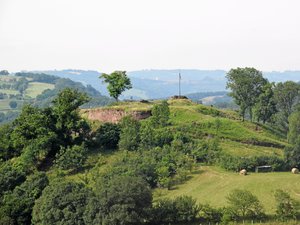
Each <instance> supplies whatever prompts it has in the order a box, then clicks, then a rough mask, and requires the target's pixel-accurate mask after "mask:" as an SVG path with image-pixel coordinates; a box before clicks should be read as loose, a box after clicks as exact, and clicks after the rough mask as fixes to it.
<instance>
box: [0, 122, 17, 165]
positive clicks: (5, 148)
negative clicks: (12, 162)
mask: <svg viewBox="0 0 300 225" xmlns="http://www.w3.org/2000/svg"><path fill="white" fill-rule="evenodd" d="M12 131H13V128H12V126H11V125H10V124H6V125H2V126H0V160H8V159H10V158H12V157H13V156H15V151H14V150H13V148H12V142H11V137H10V135H11V133H12Z"/></svg>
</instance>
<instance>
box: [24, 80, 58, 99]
mask: <svg viewBox="0 0 300 225" xmlns="http://www.w3.org/2000/svg"><path fill="white" fill-rule="evenodd" d="M53 88H54V85H53V84H47V83H41V82H30V83H29V85H28V88H27V89H26V91H25V94H26V95H27V96H29V97H31V98H35V97H36V96H38V95H39V94H41V93H42V92H43V91H44V90H46V89H53Z"/></svg>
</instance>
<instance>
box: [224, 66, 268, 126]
mask: <svg viewBox="0 0 300 225" xmlns="http://www.w3.org/2000/svg"><path fill="white" fill-rule="evenodd" d="M226 78H227V88H229V89H230V90H231V93H230V95H231V96H232V97H233V98H234V100H235V102H236V104H237V105H239V106H240V111H241V115H242V117H243V120H244V118H245V113H246V110H249V114H250V119H251V120H252V108H253V107H254V105H255V104H256V102H257V99H258V97H259V95H260V94H261V93H262V89H263V86H264V85H265V84H266V83H267V80H266V79H264V78H263V76H262V72H260V71H258V70H256V69H255V68H249V67H246V68H236V69H231V70H230V71H229V72H228V73H227V75H226Z"/></svg>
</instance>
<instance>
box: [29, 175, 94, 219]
mask: <svg viewBox="0 0 300 225" xmlns="http://www.w3.org/2000/svg"><path fill="white" fill-rule="evenodd" d="M90 196H91V192H90V190H89V189H88V188H86V187H85V186H84V185H83V184H81V183H75V182H70V181H61V180H58V181H56V182H54V183H52V184H51V185H50V186H47V187H46V188H45V189H44V191H43V194H42V196H41V197H40V198H39V199H38V200H36V202H35V205H34V207H33V212H32V224H43V225H47V224H49V225H50V224H51V225H52V224H59V225H63V224H64V225H65V224H66V225H73V224H85V223H84V220H83V215H84V211H85V206H86V204H87V203H88V199H89V197H90Z"/></svg>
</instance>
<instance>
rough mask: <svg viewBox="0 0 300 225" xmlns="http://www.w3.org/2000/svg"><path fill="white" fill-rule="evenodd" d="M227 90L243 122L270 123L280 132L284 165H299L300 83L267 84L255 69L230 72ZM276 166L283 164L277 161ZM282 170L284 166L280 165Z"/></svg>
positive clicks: (260, 73)
mask: <svg viewBox="0 0 300 225" xmlns="http://www.w3.org/2000/svg"><path fill="white" fill-rule="evenodd" d="M227 79H228V82H227V88H229V89H230V90H231V93H230V95H231V96H232V97H233V98H234V100H235V102H236V104H238V105H239V107H240V113H241V116H242V118H243V120H244V118H245V116H246V115H248V116H249V118H250V120H251V121H252V120H254V119H255V120H256V121H257V122H260V121H262V122H263V123H266V122H268V123H270V124H271V125H272V126H274V127H276V128H278V129H280V130H282V131H283V132H284V133H285V134H286V135H287V139H288V142H289V144H290V145H289V146H287V147H285V149H284V154H285V166H286V167H290V168H291V167H297V168H299V166H300V163H299V162H300V124H299V121H300V105H299V103H300V84H298V83H295V82H293V81H286V82H284V83H277V84H275V83H270V82H269V81H268V80H267V79H265V78H263V76H262V72H260V71H258V70H256V69H254V68H237V69H232V70H230V71H229V72H228V74H227ZM277 165H284V163H283V162H278V164H277ZM279 167H284V166H279Z"/></svg>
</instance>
